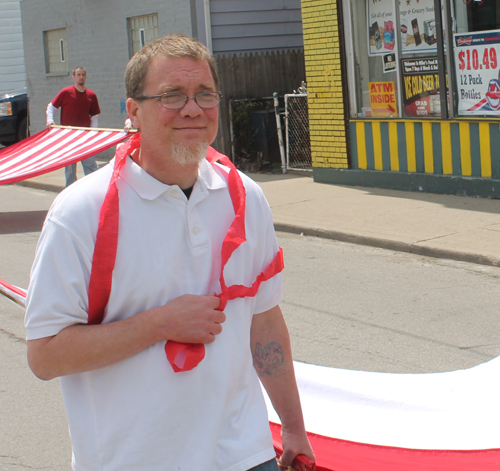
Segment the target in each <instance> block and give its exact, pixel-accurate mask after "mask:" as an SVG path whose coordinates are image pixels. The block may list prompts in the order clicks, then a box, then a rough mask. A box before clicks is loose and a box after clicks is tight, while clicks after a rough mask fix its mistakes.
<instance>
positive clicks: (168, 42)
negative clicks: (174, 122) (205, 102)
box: [125, 34, 220, 98]
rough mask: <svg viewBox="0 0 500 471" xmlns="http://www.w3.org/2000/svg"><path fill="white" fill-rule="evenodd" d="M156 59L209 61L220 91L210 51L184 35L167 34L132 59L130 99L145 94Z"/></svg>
mask: <svg viewBox="0 0 500 471" xmlns="http://www.w3.org/2000/svg"><path fill="white" fill-rule="evenodd" d="M155 57H165V58H167V57H172V58H181V57H190V58H192V59H195V60H197V61H200V62H203V61H207V63H208V66H209V67H210V72H211V73H212V77H213V79H214V83H215V87H216V90H219V86H220V81H219V75H218V74H217V65H216V63H215V60H214V58H213V57H212V55H211V54H210V51H209V50H208V49H207V48H206V47H205V46H204V45H203V44H201V43H200V42H199V41H197V40H196V39H193V38H190V37H189V36H186V35H184V34H167V35H166V36H163V37H162V38H158V39H156V40H154V41H153V42H151V43H149V44H146V46H144V47H143V48H142V49H141V50H139V51H137V52H136V53H135V54H134V55H133V56H132V59H130V61H129V63H128V64H127V68H126V70H125V87H126V89H127V97H128V98H138V97H140V96H142V95H143V94H144V85H145V81H146V74H147V73H148V70H149V65H150V64H151V61H152V60H153V59H154V58H155Z"/></svg>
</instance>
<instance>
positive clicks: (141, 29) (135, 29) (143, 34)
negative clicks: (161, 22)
mask: <svg viewBox="0 0 500 471" xmlns="http://www.w3.org/2000/svg"><path fill="white" fill-rule="evenodd" d="M128 29H129V38H130V56H131V57H132V56H133V55H134V54H135V53H136V52H137V51H138V50H139V49H142V48H143V47H144V46H145V45H146V44H149V43H150V42H152V41H154V40H155V39H157V38H158V37H159V30H158V14H157V13H154V14H152V15H144V16H136V17H133V18H129V19H128Z"/></svg>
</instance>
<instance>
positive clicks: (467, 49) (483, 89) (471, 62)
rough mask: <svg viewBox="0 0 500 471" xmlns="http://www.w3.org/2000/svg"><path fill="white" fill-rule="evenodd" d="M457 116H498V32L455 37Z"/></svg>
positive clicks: (463, 34) (499, 52) (499, 43)
mask: <svg viewBox="0 0 500 471" xmlns="http://www.w3.org/2000/svg"><path fill="white" fill-rule="evenodd" d="M454 42H455V44H454V45H455V47H454V54H455V70H456V79H457V92H458V93H457V94H458V114H459V115H461V116H478V115H479V116H481V115H483V116H484V115H490V116H491V115H494V116H500V75H499V66H500V31H482V32H479V33H462V34H455V35H454Z"/></svg>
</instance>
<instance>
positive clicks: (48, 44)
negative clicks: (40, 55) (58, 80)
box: [43, 28, 68, 74]
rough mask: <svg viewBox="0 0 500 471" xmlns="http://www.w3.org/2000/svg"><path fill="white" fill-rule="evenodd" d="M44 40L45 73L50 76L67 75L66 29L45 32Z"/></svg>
mask: <svg viewBox="0 0 500 471" xmlns="http://www.w3.org/2000/svg"><path fill="white" fill-rule="evenodd" d="M43 39H44V49H45V71H46V72H47V73H48V74H67V73H68V61H67V60H66V57H67V45H66V28H60V29H53V30H50V31H44V32H43Z"/></svg>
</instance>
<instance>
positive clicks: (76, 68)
mask: <svg viewBox="0 0 500 471" xmlns="http://www.w3.org/2000/svg"><path fill="white" fill-rule="evenodd" d="M80 69H82V70H83V71H84V72H85V74H87V71H86V70H85V67H82V66H81V65H79V66H78V67H75V68H74V69H73V72H71V75H73V76H74V75H75V73H76V71H77V70H80Z"/></svg>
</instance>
